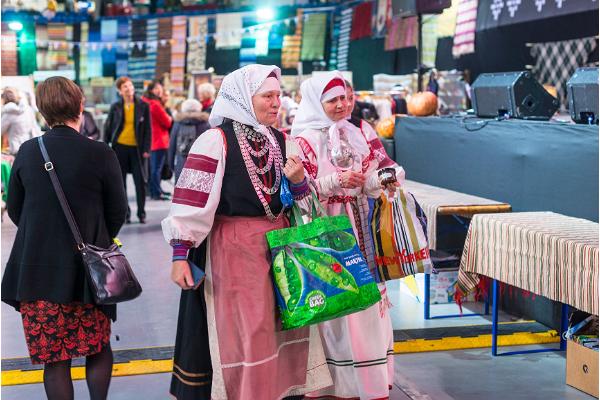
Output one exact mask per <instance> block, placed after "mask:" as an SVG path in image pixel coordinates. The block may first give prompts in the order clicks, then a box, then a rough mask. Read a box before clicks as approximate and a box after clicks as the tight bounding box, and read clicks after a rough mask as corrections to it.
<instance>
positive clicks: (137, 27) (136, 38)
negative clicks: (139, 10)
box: [127, 19, 148, 90]
mask: <svg viewBox="0 0 600 400" xmlns="http://www.w3.org/2000/svg"><path fill="white" fill-rule="evenodd" d="M147 22H148V20H146V19H141V20H138V21H132V23H131V24H129V43H130V49H131V52H130V53H129V64H128V65H127V68H128V72H127V73H128V74H129V77H130V78H131V80H132V82H133V84H134V86H135V88H136V89H137V90H142V89H143V87H144V62H145V59H146V47H147V45H146V43H145V42H146V37H147V34H146V30H147Z"/></svg>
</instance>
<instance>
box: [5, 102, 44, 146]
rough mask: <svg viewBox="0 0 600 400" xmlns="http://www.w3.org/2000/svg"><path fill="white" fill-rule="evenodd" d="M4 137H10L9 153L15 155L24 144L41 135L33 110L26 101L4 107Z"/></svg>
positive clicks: (7, 104)
mask: <svg viewBox="0 0 600 400" xmlns="http://www.w3.org/2000/svg"><path fill="white" fill-rule="evenodd" d="M2 135H7V136H8V146H9V148H8V151H9V152H10V154H13V155H15V154H17V152H18V151H19V148H20V147H21V145H22V144H23V143H24V142H26V141H27V140H29V139H31V138H32V137H36V136H39V135H41V131H40V128H39V126H38V124H37V121H36V120H35V114H34V113H33V109H32V108H31V107H30V106H29V105H28V104H27V103H26V102H25V101H21V103H19V104H15V103H6V104H5V105H3V106H2Z"/></svg>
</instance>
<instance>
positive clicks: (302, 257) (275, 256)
mask: <svg viewBox="0 0 600 400" xmlns="http://www.w3.org/2000/svg"><path fill="white" fill-rule="evenodd" d="M317 207H318V208H320V210H321V212H322V215H325V216H321V217H317ZM312 209H313V220H312V222H309V223H307V224H303V221H302V217H301V213H300V209H299V208H298V206H297V205H294V206H293V207H292V218H291V219H292V225H295V226H292V227H290V228H285V229H279V230H275V231H271V232H268V233H267V235H266V236H267V242H268V243H269V247H270V249H271V257H272V266H271V269H272V273H273V281H274V286H275V296H276V300H277V305H278V307H279V310H280V312H281V321H282V325H283V329H284V330H288V329H295V328H300V327H302V326H306V325H310V324H316V323H318V322H323V321H327V320H330V319H334V318H337V317H341V316H343V315H348V314H351V313H354V312H357V311H361V310H364V309H366V308H368V307H370V306H372V305H373V304H375V303H377V302H378V301H379V300H381V294H380V293H379V288H378V287H377V283H376V282H375V280H374V279H373V276H372V275H371V272H370V271H369V267H368V266H367V263H366V261H365V259H364V257H363V255H362V253H361V251H360V249H359V247H358V244H357V241H356V238H355V237H354V232H353V230H352V224H351V223H350V219H349V218H348V216H346V215H338V216H335V217H328V216H326V214H325V211H324V210H323V208H322V206H321V204H320V202H319V201H318V199H315V198H314V197H313V207H312Z"/></svg>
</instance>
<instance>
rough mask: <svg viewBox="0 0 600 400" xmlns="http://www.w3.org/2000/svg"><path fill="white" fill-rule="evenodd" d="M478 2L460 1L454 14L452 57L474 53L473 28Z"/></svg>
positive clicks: (475, 21)
mask: <svg viewBox="0 0 600 400" xmlns="http://www.w3.org/2000/svg"><path fill="white" fill-rule="evenodd" d="M477 2H478V0H461V1H460V3H458V10H457V14H456V31H455V33H454V45H453V46H452V55H453V56H454V57H455V58H458V57H460V56H462V55H464V54H470V53H474V52H475V28H476V24H477Z"/></svg>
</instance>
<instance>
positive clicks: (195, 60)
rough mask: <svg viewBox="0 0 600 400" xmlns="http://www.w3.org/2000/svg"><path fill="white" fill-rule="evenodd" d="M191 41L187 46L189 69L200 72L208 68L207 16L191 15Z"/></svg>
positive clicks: (189, 70)
mask: <svg viewBox="0 0 600 400" xmlns="http://www.w3.org/2000/svg"><path fill="white" fill-rule="evenodd" d="M188 31H189V36H190V39H189V43H188V48H187V51H188V52H187V71H188V72H189V73H194V72H200V71H204V70H205V69H206V35H207V34H208V20H207V17H190V19H189V25H188Z"/></svg>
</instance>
